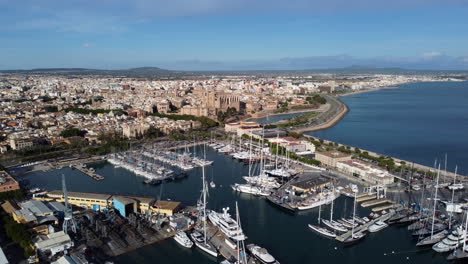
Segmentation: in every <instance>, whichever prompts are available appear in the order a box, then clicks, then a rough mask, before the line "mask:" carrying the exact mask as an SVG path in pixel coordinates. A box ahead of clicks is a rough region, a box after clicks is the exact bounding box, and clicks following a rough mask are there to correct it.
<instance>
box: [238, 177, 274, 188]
mask: <svg viewBox="0 0 468 264" xmlns="http://www.w3.org/2000/svg"><path fill="white" fill-rule="evenodd" d="M243 178H244V180H245V181H246V182H248V183H250V184H255V185H260V186H262V187H265V188H270V189H278V188H279V187H281V184H279V183H278V182H277V181H276V179H275V178H273V177H269V176H267V175H259V176H244V177H243Z"/></svg>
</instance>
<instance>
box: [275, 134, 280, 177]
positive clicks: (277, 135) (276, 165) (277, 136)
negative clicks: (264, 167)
mask: <svg viewBox="0 0 468 264" xmlns="http://www.w3.org/2000/svg"><path fill="white" fill-rule="evenodd" d="M278 140H279V133H276V159H275V170H278V149H279V147H278V146H279V141H278Z"/></svg>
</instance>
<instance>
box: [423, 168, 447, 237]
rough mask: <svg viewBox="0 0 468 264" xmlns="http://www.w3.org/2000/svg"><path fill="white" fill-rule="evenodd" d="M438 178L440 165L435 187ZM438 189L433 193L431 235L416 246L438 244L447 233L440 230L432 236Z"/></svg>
mask: <svg viewBox="0 0 468 264" xmlns="http://www.w3.org/2000/svg"><path fill="white" fill-rule="evenodd" d="M439 176H440V164H439V169H438V171H437V178H436V186H437V185H438V184H439ZM438 189H439V188H435V191H434V206H433V209H432V228H431V235H430V236H428V237H426V238H424V239H422V240H421V241H419V242H418V243H417V244H416V246H428V245H433V244H436V243H438V242H440V241H441V240H442V239H444V238H445V237H446V236H447V235H448V232H447V231H446V230H442V231H440V232H438V233H436V234H434V223H435V213H436V209H437V190H438Z"/></svg>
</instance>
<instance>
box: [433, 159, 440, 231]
mask: <svg viewBox="0 0 468 264" xmlns="http://www.w3.org/2000/svg"><path fill="white" fill-rule="evenodd" d="M439 175H440V164H439V169H438V170H437V178H436V185H435V187H436V189H435V194H434V207H433V209H432V227H431V239H432V237H433V236H434V223H435V212H436V206H437V190H438V189H439V186H438V185H439Z"/></svg>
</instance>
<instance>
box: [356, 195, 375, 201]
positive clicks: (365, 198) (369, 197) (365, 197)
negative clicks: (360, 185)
mask: <svg viewBox="0 0 468 264" xmlns="http://www.w3.org/2000/svg"><path fill="white" fill-rule="evenodd" d="M375 199H377V195H375V194H371V195H369V194H365V195H360V196H358V197H356V202H358V203H360V202H365V201H370V200H375Z"/></svg>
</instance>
